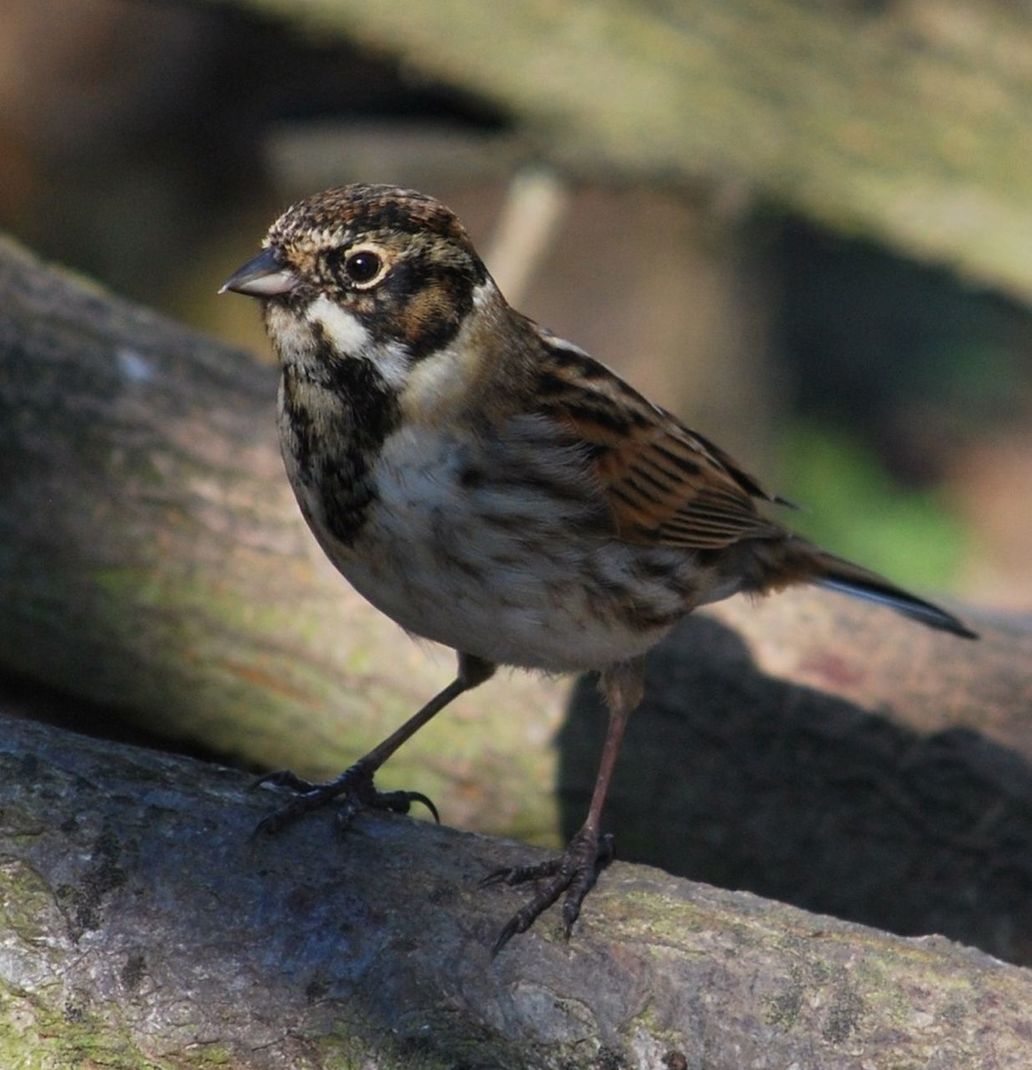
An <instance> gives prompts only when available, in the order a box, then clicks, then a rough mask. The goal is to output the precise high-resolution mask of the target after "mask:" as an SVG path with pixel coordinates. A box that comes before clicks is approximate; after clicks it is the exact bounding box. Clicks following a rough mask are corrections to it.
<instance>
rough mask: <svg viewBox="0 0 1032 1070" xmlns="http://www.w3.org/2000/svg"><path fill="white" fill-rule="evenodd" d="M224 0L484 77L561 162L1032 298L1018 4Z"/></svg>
mask: <svg viewBox="0 0 1032 1070" xmlns="http://www.w3.org/2000/svg"><path fill="white" fill-rule="evenodd" d="M221 2H224V3H234V4H238V5H243V6H247V7H249V8H250V9H252V10H254V11H257V12H262V13H265V14H269V15H274V16H275V17H276V18H277V19H281V20H284V21H285V22H287V23H289V24H291V25H293V26H295V27H296V28H297V29H298V30H299V31H300V32H306V33H311V32H321V33H324V34H334V35H341V36H347V37H348V38H351V39H354V40H356V41H359V42H361V43H363V44H365V45H366V46H368V47H369V48H371V49H374V50H376V51H379V52H382V53H385V54H388V55H393V56H396V57H397V58H398V60H399V61H400V62H402V63H404V64H409V65H411V66H412V67H414V68H416V69H418V70H420V71H422V72H425V73H427V74H430V75H432V76H435V77H437V78H440V79H442V80H444V81H446V82H448V83H451V84H454V85H457V86H461V87H463V88H465V89H468V90H470V91H472V92H475V93H478V94H481V95H483V96H484V97H485V98H487V99H489V100H490V101H492V102H493V103H494V104H496V105H497V106H499V107H500V108H502V109H503V110H506V111H508V112H509V113H511V115H512V116H513V118H514V120H515V121H516V122H517V124H518V125H519V127H520V128H521V132H522V133H523V135H524V136H525V137H526V139H527V142H528V148H527V152H528V155H531V154H533V153H535V152H538V153H541V154H543V155H544V156H545V157H546V158H548V159H549V160H551V161H553V162H557V163H559V164H561V165H563V166H565V167H567V168H569V169H570V170H571V171H573V172H575V173H582V174H584V175H587V176H591V177H598V176H604V177H606V178H608V179H610V180H613V179H617V180H619V179H630V178H634V179H639V180H647V181H649V182H668V183H676V184H683V183H685V182H688V181H703V182H706V183H715V184H716V185H717V186H718V187H721V188H723V187H728V186H730V187H731V188H732V189H733V191H734V194H733V196H734V197H735V198H741V197H743V196H744V197H746V198H748V197H750V196H755V197H758V198H763V199H764V200H766V201H771V202H774V203H780V204H783V205H785V206H786V207H788V208H790V209H792V210H794V211H797V212H800V213H802V214H803V215H805V216H808V217H811V218H814V219H816V220H819V221H820V222H821V223H823V224H825V225H827V226H829V227H831V228H833V229H835V230H838V231H843V232H849V233H853V234H858V235H862V236H865V237H869V238H872V239H874V240H877V241H879V242H883V243H884V244H886V245H888V246H891V247H893V248H895V249H897V250H899V251H901V252H903V253H904V254H906V255H908V256H912V257H917V258H921V259H925V260H928V261H932V262H936V263H941V264H946V265H949V266H951V267H952V268H954V269H955V270H957V271H958V272H960V273H961V274H963V275H966V276H968V277H970V278H971V279H972V280H973V281H975V282H977V283H978V284H980V285H986V286H993V287H998V288H999V289H1001V290H1003V291H1005V292H1008V293H1010V294H1011V295H1013V296H1016V297H1018V298H1020V299H1022V300H1025V301H1028V300H1030V299H1032V255H1030V253H1029V250H1030V249H1032V167H1029V160H1030V157H1032V20H1030V19H1029V17H1028V8H1027V5H1023V4H1022V5H1015V4H1010V3H1004V2H1002V0H983V2H980V3H974V2H971V0H911V2H909V3H894V4H888V5H883V4H879V5H866V4H864V5H861V4H844V3H840V4H815V3H812V2H810V0H695V2H693V3H684V4H665V5H659V4H648V5H646V4H642V3H638V2H632V0H567V2H565V3H562V4H556V3H550V2H546V0H512V2H508V3H504V4H484V3H480V2H478V0H436V2H434V3H412V2H411V0H378V2H376V3H368V2H367V0H332V2H331V0H325V2H317V0H309V2H308V3H296V2H295V0H221Z"/></svg>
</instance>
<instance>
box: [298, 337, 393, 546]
mask: <svg viewBox="0 0 1032 1070" xmlns="http://www.w3.org/2000/svg"><path fill="white" fill-rule="evenodd" d="M316 343H317V353H316V357H317V359H316V360H314V361H312V362H311V363H310V364H307V365H306V366H305V367H299V366H298V365H297V364H294V363H285V364H284V367H283V394H282V397H283V401H282V405H283V411H282V416H281V421H282V447H283V450H284V452H285V453H289V455H290V460H291V461H292V462H293V467H294V468H295V470H296V476H295V478H296V480H297V481H298V482H300V483H301V484H303V485H304V487H305V488H307V491H308V493H309V494H314V495H315V497H316V498H317V499H318V500H319V501H320V504H321V506H322V508H321V510H320V512H321V514H322V515H321V518H316V517H311V516H307V515H306V519H307V520H308V522H309V523H310V524H313V525H318V524H320V522H321V525H322V526H325V528H326V530H327V532H328V533H329V534H330V535H332V536H333V538H335V539H336V540H338V541H339V542H341V543H343V544H344V545H345V546H351V545H352V544H353V543H354V541H355V538H356V536H357V535H358V533H359V531H360V530H361V528H362V525H363V524H364V523H365V519H366V514H367V512H368V510H369V507H370V505H371V504H372V503H373V502H374V501H375V500H376V498H377V489H376V485H375V482H374V480H373V478H372V474H371V472H372V468H373V466H374V465H375V463H376V459H377V458H378V457H379V455H380V450H381V449H382V448H383V444H384V441H385V440H386V439H387V436H388V435H390V434H391V432H392V431H393V430H394V428H395V427H396V426H397V424H398V419H399V415H400V409H399V405H398V398H397V395H396V394H395V392H394V391H393V390H391V388H390V387H389V386H388V385H387V384H386V382H384V380H383V377H382V376H381V375H380V373H379V372H378V371H377V370H376V368H375V366H374V365H373V364H372V363H371V362H370V361H367V360H362V359H360V358H355V357H343V356H341V355H339V354H338V353H336V352H335V351H334V350H333V348H332V346H330V344H329V343H328V342H327V340H326V338H325V335H324V333H323V332H321V331H318V330H317V331H316ZM302 387H303V388H302ZM299 497H300V495H299Z"/></svg>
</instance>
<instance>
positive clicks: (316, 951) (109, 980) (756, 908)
mask: <svg viewBox="0 0 1032 1070" xmlns="http://www.w3.org/2000/svg"><path fill="white" fill-rule="evenodd" d="M0 767H2V775H0V914H2V918H0V920H2V923H3V924H2V926H0V929H2V937H0V940H2V945H3V954H0V991H2V996H3V998H2V999H0V1053H2V1054H0V1062H2V1063H3V1065H4V1066H11V1067H23V1068H33V1070H34V1068H37V1067H39V1068H44V1067H47V1068H49V1067H59V1066H60V1067H64V1066H72V1065H87V1066H89V1065H97V1066H100V1065H103V1066H111V1067H126V1068H128V1067H133V1068H138V1067H147V1068H155V1070H157V1068H161V1070H166V1068H169V1070H170V1068H176V1070H179V1068H186V1067H189V1068H197V1067H214V1066H221V1067H232V1068H244V1067H246V1068H254V1070H267V1068H273V1067H276V1068H278V1067H283V1066H290V1067H294V1068H298V1070H304V1068H309V1070H315V1068H320V1070H322V1068H331V1067H332V1068H355V1070H357V1068H360V1067H364V1068H376V1070H388V1068H390V1070H393V1068H396V1067H397V1068H401V1067H404V1068H405V1070H419V1068H423V1070H431V1068H432V1070H455V1068H456V1067H461V1066H465V1067H484V1068H487V1067H499V1066H505V1067H510V1066H511V1067H517V1066H518V1067H521V1068H526V1070H536V1068H542V1070H544V1068H549V1070H556V1068H558V1067H563V1068H565V1070H578V1068H581V1067H583V1068H589V1067H590V1068H594V1070H598V1068H599V1067H624V1068H628V1070H630V1068H638V1067H641V1068H643V1070H644V1068H648V1070H656V1068H658V1067H664V1066H666V1067H675V1066H681V1067H685V1066H687V1067H705V1068H706V1070H741V1068H742V1067H743V1066H756V1067H771V1068H773V1067H786V1066H797V1067H799V1068H800V1070H838V1068H843V1070H846V1068H855V1067H861V1066H863V1067H869V1068H875V1070H882V1068H884V1070H888V1068H890V1067H891V1068H893V1070H898V1068H900V1067H914V1068H917V1067H926V1066H930V1065H935V1066H936V1067H938V1068H941V1070H953V1068H955V1070H968V1068H969V1067H973V1066H994V1067H998V1068H1000V1070H1006V1068H1011V1067H1013V1068H1014V1070H1018V1068H1019V1067H1023V1066H1027V1056H1028V1044H1029V1029H1030V1028H1032V1020H1030V1010H1029V1008H1030V1007H1032V973H1029V972H1028V971H1025V970H1022V969H1020V968H1017V967H1013V966H1007V965H1004V964H1003V963H1000V962H998V961H996V960H993V959H991V958H989V957H987V956H985V955H983V954H981V953H979V952H976V951H972V950H969V949H966V948H963V947H961V946H959V945H955V944H951V943H949V942H948V941H946V940H944V939H942V938H938V937H936V938H925V939H919V940H907V939H901V938H898V937H890V936H888V935H886V934H884V933H879V932H877V931H875V930H872V929H866V928H863V927H861V926H858V925H851V924H846V923H843V922H839V921H835V920H833V919H830V918H826V917H819V916H816V915H809V914H805V913H803V912H802V911H799V910H796V909H794V908H792V907H788V906H784V905H782V904H778V903H773V902H767V901H764V900H761V899H758V898H756V897H755V896H752V895H748V894H745V893H735V892H725V891H719V890H717V889H714V888H709V887H706V886H704V885H697V884H690V883H688V882H686V881H678V880H675V879H673V878H671V877H667V876H664V875H663V874H661V873H659V872H658V871H655V870H649V869H645V868H639V867H634V866H629V865H626V864H620V863H617V864H614V865H613V866H612V867H611V868H610V869H609V870H608V871H607V872H606V873H605V874H604V875H603V876H602V878H601V880H600V884H599V887H598V888H597V889H596V891H595V892H594V893H593V895H592V896H591V897H590V898H589V900H588V902H587V904H586V906H585V909H584V913H583V916H582V920H581V922H580V923H579V925H578V927H577V929H576V931H575V933H574V935H573V937H572V939H571V940H570V942H569V943H566V942H565V941H564V940H562V939H561V938H560V937H558V936H557V934H556V931H555V928H554V926H555V918H554V917H553V916H552V915H551V914H549V915H546V916H545V917H544V918H542V919H540V920H539V922H538V924H537V925H536V926H535V927H534V928H533V929H532V930H531V931H530V932H529V933H528V934H525V935H523V936H521V937H518V938H516V939H515V940H514V941H513V942H512V943H511V944H510V945H509V946H508V947H507V948H506V949H505V950H503V951H502V952H501V953H500V954H499V955H498V956H497V957H495V958H492V957H491V954H490V947H491V943H492V941H493V938H494V935H495V933H496V932H497V931H498V929H499V927H500V926H501V925H502V923H503V922H504V920H505V919H506V918H507V917H508V916H509V914H510V913H511V912H512V911H513V910H514V909H515V908H516V906H517V905H518V904H519V903H520V902H521V897H522V896H523V895H525V894H526V893H517V892H515V891H511V890H505V889H497V888H493V889H480V888H478V887H477V880H478V878H479V877H480V876H482V875H483V874H484V873H486V872H488V871H489V870H491V869H492V868H494V867H496V866H499V865H509V864H513V863H514V862H518V861H520V860H526V859H527V858H528V856H530V857H531V858H533V857H534V853H535V852H534V851H533V850H532V849H530V848H526V847H519V846H517V845H515V844H512V843H508V842H502V841H492V840H488V839H484V838H482V837H478V836H474V835H470V834H461V833H457V832H454V831H451V830H448V829H445V828H437V827H435V826H433V825H429V824H425V823H420V822H415V821H413V820H411V819H408V818H401V817H387V816H384V817H368V816H367V817H363V818H361V819H360V820H359V823H358V826H357V827H355V828H354V829H353V830H352V831H351V832H350V833H349V834H347V835H346V836H344V837H339V836H335V834H334V828H333V824H332V821H331V819H330V817H329V815H322V816H315V817H313V818H311V819H310V820H307V821H305V822H302V823H301V824H300V825H298V826H295V827H293V828H291V829H289V830H287V831H285V832H283V833H281V834H279V835H278V836H276V837H272V838H270V837H261V838H258V839H255V838H253V836H252V835H251V833H252V830H253V828H254V825H255V822H256V821H257V819H258V818H259V817H260V816H261V814H262V813H264V812H265V810H266V808H267V806H268V805H269V799H268V795H269V793H267V792H249V791H248V790H247V780H246V778H245V777H243V776H242V775H241V774H240V773H237V772H232V771H230V770H226V769H222V768H219V767H215V766H208V765H202V764H200V763H196V762H192V761H190V760H188V759H181V758H174V757H170V756H168V755H162V754H158V753H155V752H149V751H145V750H142V749H138V748H133V747H128V746H125V745H118V744H112V743H110V742H104V741H97V740H91V739H87V738H85V737H81V736H76V735H73V734H71V733H66V732H63V731H60V730H57V729H54V728H52V727H49V726H41V725H37V724H33V723H31V722H25V721H10V720H4V723H3V730H2V732H0Z"/></svg>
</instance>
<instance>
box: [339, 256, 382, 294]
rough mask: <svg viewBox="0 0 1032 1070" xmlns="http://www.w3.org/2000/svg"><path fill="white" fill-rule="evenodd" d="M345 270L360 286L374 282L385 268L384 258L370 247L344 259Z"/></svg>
mask: <svg viewBox="0 0 1032 1070" xmlns="http://www.w3.org/2000/svg"><path fill="white" fill-rule="evenodd" d="M344 270H345V271H346V272H347V276H348V278H349V279H351V281H352V282H354V283H357V284H358V285H359V286H361V285H363V284H367V283H370V282H372V281H373V280H374V279H375V278H376V277H377V276H378V275H379V274H380V272H381V271H382V270H383V260H381V259H380V257H379V256H378V255H377V254H376V253H374V252H372V251H371V250H369V249H362V250H360V251H359V252H356V253H351V254H350V255H349V256H347V257H346V258H345V260H344Z"/></svg>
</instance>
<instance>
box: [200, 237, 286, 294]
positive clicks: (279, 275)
mask: <svg viewBox="0 0 1032 1070" xmlns="http://www.w3.org/2000/svg"><path fill="white" fill-rule="evenodd" d="M297 282H298V279H297V276H296V275H295V274H294V273H293V272H292V271H291V270H290V268H289V267H287V264H286V261H285V260H284V259H283V258H282V256H281V255H280V253H279V251H278V250H277V249H274V248H272V247H271V246H270V247H269V248H268V249H263V250H262V251H261V252H260V253H259V254H258V255H257V256H256V257H255V258H254V259H253V260H248V261H247V263H246V264H244V265H243V266H242V267H239V268H237V270H236V271H234V272H233V274H232V275H230V276H229V278H228V279H226V281H225V282H224V283H223V284H222V286H221V287H219V293H220V294H224V293H225V292H226V291H227V290H232V291H233V292H234V293H238V294H246V295H247V296H248V297H278V296H280V295H281V294H286V293H290V291H291V290H293V289H294V287H295V286H296V285H297Z"/></svg>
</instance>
